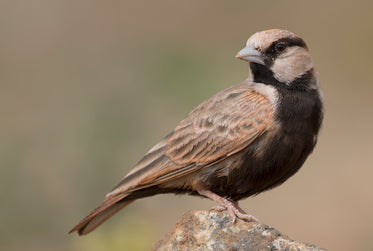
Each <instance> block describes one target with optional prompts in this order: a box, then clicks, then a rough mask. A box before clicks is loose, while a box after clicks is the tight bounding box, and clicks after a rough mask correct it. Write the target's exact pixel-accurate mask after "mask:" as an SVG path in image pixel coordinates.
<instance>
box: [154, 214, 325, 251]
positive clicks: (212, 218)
mask: <svg viewBox="0 0 373 251" xmlns="http://www.w3.org/2000/svg"><path fill="white" fill-rule="evenodd" d="M153 250H170V251H171V250H172V251H179V250H180V251H181V250H182V251H184V250H185V251H186V250H193V251H194V250H200V251H202V250H271V251H272V250H289V251H293V250H294V251H305V250H312V251H319V250H325V249H322V248H319V247H316V246H315V245H312V244H307V243H301V242H297V241H294V240H291V239H289V237H287V236H286V235H284V234H282V233H280V232H279V231H278V230H276V229H274V228H272V227H269V226H266V225H263V224H261V223H257V222H246V221H242V220H239V219H238V220H237V221H236V222H235V223H232V222H231V218H230V216H229V214H228V213H227V212H226V211H223V212H217V211H213V210H211V211H190V212H187V213H186V214H185V215H184V216H183V217H182V218H181V219H180V220H179V221H178V222H177V223H176V225H175V228H174V230H173V231H172V233H170V234H168V235H166V236H165V237H164V238H163V239H162V240H160V241H158V242H156V243H155V244H154V246H153Z"/></svg>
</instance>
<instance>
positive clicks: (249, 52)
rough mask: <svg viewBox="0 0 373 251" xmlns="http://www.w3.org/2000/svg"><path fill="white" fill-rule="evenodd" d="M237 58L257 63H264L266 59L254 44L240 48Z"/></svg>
mask: <svg viewBox="0 0 373 251" xmlns="http://www.w3.org/2000/svg"><path fill="white" fill-rule="evenodd" d="M236 58H239V59H241V60H245V61H247V62H250V63H257V64H262V65H264V60H263V56H262V54H261V53H260V52H259V51H258V50H256V49H255V48H254V46H247V47H245V48H243V49H242V50H240V51H239V52H238V53H237V55H236Z"/></svg>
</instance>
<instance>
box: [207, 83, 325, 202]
mask: <svg viewBox="0 0 373 251" xmlns="http://www.w3.org/2000/svg"><path fill="white" fill-rule="evenodd" d="M275 87H276V89H277V91H278V94H279V103H278V107H277V113H276V115H277V121H278V123H279V125H280V127H279V130H278V131H277V132H276V133H271V132H268V133H265V134H263V135H262V136H261V137H259V138H258V139H257V140H256V141H254V142H253V143H252V144H250V146H248V147H247V149H246V150H245V151H243V152H241V153H238V154H237V155H236V156H232V157H234V158H237V159H241V160H242V162H241V163H242V164H241V165H240V167H239V168H234V169H232V170H231V172H230V173H229V175H228V177H225V178H224V180H220V182H219V181H217V180H216V181H214V184H219V185H218V186H215V187H212V188H211V190H212V191H213V192H215V193H217V194H219V195H221V196H228V197H231V198H232V199H234V200H239V199H242V198H245V197H248V196H251V195H253V194H257V193H260V192H262V191H264V190H267V189H270V188H273V187H275V186H278V185H280V184H282V183H283V182H284V181H286V180H287V179H288V178H289V177H291V176H292V175H293V174H295V173H296V172H297V171H298V170H299V168H300V167H301V166H302V164H303V163H304V161H305V160H306V158H307V157H308V156H309V154H310V153H311V152H312V150H313V148H314V146H315V144H316V139H317V134H318V132H319V129H320V126H321V121H322V117H323V107H322V100H321V97H320V93H319V90H318V89H307V90H305V89H303V88H299V86H297V88H295V89H291V88H284V87H283V86H275ZM223 183H224V184H223Z"/></svg>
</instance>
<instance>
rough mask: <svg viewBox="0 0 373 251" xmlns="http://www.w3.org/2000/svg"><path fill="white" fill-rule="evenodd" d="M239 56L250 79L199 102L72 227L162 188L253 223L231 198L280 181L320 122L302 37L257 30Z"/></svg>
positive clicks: (85, 227) (82, 227)
mask: <svg viewBox="0 0 373 251" xmlns="http://www.w3.org/2000/svg"><path fill="white" fill-rule="evenodd" d="M236 57H237V58H239V59H242V60H245V61H247V62H249V64H250V74H249V78H248V79H246V80H245V81H243V82H242V83H239V84H237V85H234V86H231V87H230V88H228V89H225V90H223V91H221V92H219V93H217V94H216V95H214V96H212V97H211V98H209V99H207V100H206V101H204V102H203V103H202V104H200V105H199V106H197V107H196V108H195V109H194V110H193V111H192V112H191V113H189V115H188V116H187V117H186V118H185V119H184V120H182V121H181V122H180V124H179V125H178V126H177V127H176V128H175V129H174V130H173V131H172V132H171V133H170V134H169V135H167V136H166V137H165V138H164V139H163V140H162V141H161V142H159V143H158V144H157V145H155V146H154V147H153V148H152V149H151V150H150V151H149V152H148V153H147V154H146V155H145V156H144V157H143V158H142V159H141V160H140V161H139V163H138V164H137V165H136V166H135V168H134V169H133V170H132V171H131V172H130V173H129V174H127V175H126V176H125V177H124V178H123V180H122V181H121V182H120V183H119V184H118V185H117V186H116V187H115V188H114V190H113V191H112V192H110V193H109V194H107V195H106V198H105V200H104V202H103V203H102V204H101V205H100V206H99V207H97V208H96V209H94V210H93V211H92V212H91V213H90V214H89V215H88V216H87V217H85V218H84V219H83V220H81V221H80V222H79V223H78V224H77V225H76V226H75V227H74V228H73V229H72V230H71V231H70V233H71V232H74V231H77V232H78V233H79V235H84V234H87V233H89V232H91V231H92V230H94V229H95V228H96V227H98V226H99V225H100V224H102V223H103V222H104V221H105V220H107V219H108V218H109V217H111V216H112V215H113V214H115V213H116V212H118V211H119V210H120V209H122V208H123V207H125V206H127V205H129V204H130V203H131V202H133V201H134V200H137V199H140V198H144V197H148V196H152V195H156V194H160V193H177V194H180V193H188V194H191V195H199V196H204V197H207V198H210V199H212V200H214V201H216V202H218V203H219V205H220V207H219V209H221V210H223V209H224V210H228V212H229V214H230V215H231V217H232V220H233V221H234V220H235V219H236V217H238V218H240V219H245V220H256V219H255V218H254V217H253V216H251V215H249V214H247V213H245V212H244V211H243V210H242V209H241V208H240V207H239V206H238V203H237V201H238V200H240V199H243V198H246V197H249V196H251V195H254V194H258V193H260V192H263V191H265V190H268V189H270V188H273V187H275V186H278V185H280V184H282V183H283V182H284V181H286V180H287V179H288V178H289V177H291V176H292V175H293V174H295V173H296V172H297V171H298V170H299V168H300V167H301V166H302V164H303V163H304V161H305V160H306V158H307V157H308V155H309V154H310V153H311V152H312V150H313V148H314V146H315V144H316V141H317V135H318V132H319V129H320V126H321V122H322V119H323V101H322V94H321V91H320V89H319V81H318V77H317V73H316V71H315V69H314V64H313V62H312V59H311V55H310V53H309V51H308V48H307V46H306V44H305V42H304V41H303V40H302V39H301V38H300V37H298V36H297V35H295V34H293V33H291V32H289V31H286V30H278V29H273V30H268V31H262V32H258V33H255V34H254V35H252V36H251V37H250V38H249V40H248V41H247V43H246V47H245V48H243V49H242V50H241V51H239V52H238V54H237V55H236Z"/></svg>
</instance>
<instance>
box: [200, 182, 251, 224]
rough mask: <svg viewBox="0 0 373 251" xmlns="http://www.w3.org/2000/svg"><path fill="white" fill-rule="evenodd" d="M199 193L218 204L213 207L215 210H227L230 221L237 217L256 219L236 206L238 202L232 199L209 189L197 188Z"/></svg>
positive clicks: (249, 219) (248, 219)
mask: <svg viewBox="0 0 373 251" xmlns="http://www.w3.org/2000/svg"><path fill="white" fill-rule="evenodd" d="M197 191H198V193H199V194H200V195H203V196H205V197H207V198H210V199H212V200H214V201H216V202H218V203H219V204H220V206H217V207H216V208H215V209H216V210H217V211H223V210H228V213H229V215H230V216H231V217H232V222H235V221H236V219H237V218H239V219H241V220H247V221H258V219H256V218H255V217H254V216H252V215H250V214H247V213H246V212H245V211H244V210H242V209H241V208H240V207H239V206H238V202H237V201H234V200H232V199H225V198H223V197H221V196H219V195H217V194H215V193H213V192H211V191H209V190H205V189H200V190H197Z"/></svg>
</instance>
